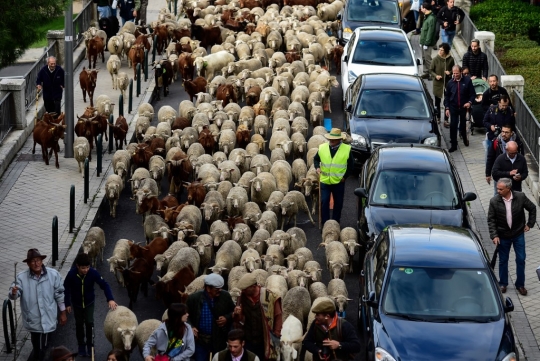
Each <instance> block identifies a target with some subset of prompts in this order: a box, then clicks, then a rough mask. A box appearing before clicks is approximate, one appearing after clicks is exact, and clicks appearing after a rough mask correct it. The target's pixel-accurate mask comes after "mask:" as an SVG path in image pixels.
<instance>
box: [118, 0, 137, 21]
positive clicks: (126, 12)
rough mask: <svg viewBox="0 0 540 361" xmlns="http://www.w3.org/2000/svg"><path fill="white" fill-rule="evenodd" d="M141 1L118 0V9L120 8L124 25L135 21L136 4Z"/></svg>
mask: <svg viewBox="0 0 540 361" xmlns="http://www.w3.org/2000/svg"><path fill="white" fill-rule="evenodd" d="M137 3H139V6H140V0H118V7H119V8H120V17H121V18H122V25H124V24H125V23H126V22H128V21H134V20H135V16H134V15H133V13H134V11H135V7H136V4H137Z"/></svg>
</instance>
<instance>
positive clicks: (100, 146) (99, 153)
mask: <svg viewBox="0 0 540 361" xmlns="http://www.w3.org/2000/svg"><path fill="white" fill-rule="evenodd" d="M109 143H112V140H111V141H110V142H109ZM96 152H97V157H96V158H97V161H96V162H97V176H98V177H99V176H100V175H101V161H102V159H103V135H102V134H100V135H98V137H97V142H96Z"/></svg>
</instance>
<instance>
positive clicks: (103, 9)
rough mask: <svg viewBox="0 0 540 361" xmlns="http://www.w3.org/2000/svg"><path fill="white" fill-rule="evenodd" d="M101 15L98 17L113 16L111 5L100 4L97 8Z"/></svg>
mask: <svg viewBox="0 0 540 361" xmlns="http://www.w3.org/2000/svg"><path fill="white" fill-rule="evenodd" d="M97 10H98V13H99V16H98V18H99V19H101V18H108V17H109V16H111V8H110V7H109V6H98V8H97Z"/></svg>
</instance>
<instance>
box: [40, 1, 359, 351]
mask: <svg viewBox="0 0 540 361" xmlns="http://www.w3.org/2000/svg"><path fill="white" fill-rule="evenodd" d="M179 7H180V12H179V13H180V14H181V15H180V17H179V19H177V17H176V16H174V15H173V14H172V13H170V12H169V11H168V10H167V9H165V8H164V9H162V10H161V11H160V14H159V16H158V21H156V22H154V23H152V25H151V28H152V29H153V32H152V34H146V33H145V30H146V29H144V28H141V27H137V26H135V25H134V24H133V23H131V22H128V23H126V25H124V26H123V27H122V28H121V29H120V31H119V32H118V34H116V35H114V36H111V37H109V38H108V39H107V34H106V33H105V32H104V31H101V30H98V29H96V28H91V29H89V30H88V31H87V32H86V33H85V36H86V39H87V55H88V60H89V67H88V68H89V69H83V71H82V72H81V75H80V79H81V88H82V91H83V94H85V92H88V95H89V98H90V107H88V108H87V109H86V112H85V113H84V114H83V115H82V116H80V117H79V116H78V121H77V123H76V126H75V131H76V134H77V136H78V138H77V140H76V142H75V145H74V149H75V156H76V159H77V160H78V161H81V160H84V158H85V157H90V154H91V151H92V148H93V140H94V139H96V137H97V136H98V135H99V134H101V133H105V134H104V135H105V136H106V134H107V132H106V129H107V126H113V127H114V139H115V143H116V152H115V154H114V156H113V161H112V165H113V169H114V174H111V175H110V176H109V177H108V178H107V180H106V184H105V195H106V198H107V199H108V201H109V204H110V216H111V217H116V216H117V214H119V213H118V212H117V211H120V212H127V211H128V210H125V209H121V210H117V205H118V200H119V198H120V196H121V194H122V191H123V189H124V187H126V186H127V185H129V187H130V189H131V192H132V193H131V195H132V199H133V200H134V201H135V207H134V208H135V211H136V213H137V214H140V215H141V217H142V222H143V229H144V235H145V238H146V244H138V243H135V242H133V241H130V240H127V239H120V240H118V241H117V242H116V245H115V247H114V251H113V254H111V255H107V257H106V258H107V261H108V262H109V264H110V271H111V272H112V273H114V274H115V275H116V279H117V281H118V282H119V283H120V284H121V285H122V286H124V287H125V288H126V289H127V292H128V296H129V300H130V303H129V309H128V308H126V307H119V308H118V309H117V310H116V311H111V312H109V314H108V316H107V319H106V321H105V334H106V336H107V338H108V340H109V341H110V342H111V343H112V344H113V346H114V347H117V348H120V349H123V350H125V351H126V352H127V354H129V352H130V351H131V349H132V347H133V346H134V345H135V344H136V343H137V344H138V345H139V348H142V344H143V343H144V341H145V340H146V338H148V336H149V334H150V333H151V332H152V331H153V330H154V329H155V328H156V327H157V326H158V325H159V321H157V320H147V321H144V322H142V323H141V324H140V325H138V322H137V318H136V316H135V314H134V313H133V312H132V311H130V309H132V308H133V307H134V302H135V301H136V299H137V294H138V292H139V290H142V292H143V293H144V294H145V295H146V294H147V290H148V284H153V283H154V282H153V281H152V276H153V273H154V270H156V269H157V271H158V272H160V273H161V276H160V277H159V280H158V281H157V282H156V283H155V290H156V296H157V298H158V299H160V300H162V301H163V302H164V304H165V306H168V305H169V304H170V303H172V302H185V301H186V298H187V296H188V295H189V294H191V293H193V292H196V291H198V290H201V289H203V286H204V277H205V274H207V273H208V272H214V273H219V274H221V275H223V276H224V278H225V280H226V283H227V287H226V288H227V289H228V291H229V292H230V293H231V295H232V296H233V299H234V300H235V301H236V300H237V298H238V296H239V295H240V290H239V289H238V288H237V287H236V284H237V282H238V280H239V279H240V277H241V276H242V275H243V274H245V273H247V272H253V273H256V275H257V277H258V279H259V283H260V284H261V285H265V286H266V287H267V288H269V289H271V290H272V291H274V292H276V293H277V294H279V295H280V296H281V297H282V300H283V312H284V315H283V316H284V318H283V319H284V321H285V325H284V333H283V337H282V341H283V342H282V343H281V353H282V357H283V358H284V359H285V360H291V359H294V358H296V355H297V353H296V351H298V349H299V347H300V341H301V338H302V335H303V333H304V332H305V331H306V330H307V327H308V326H309V324H310V323H311V322H312V321H313V314H312V313H310V309H311V307H313V305H314V304H317V303H318V302H320V300H322V299H323V298H324V297H330V298H331V299H332V300H333V301H334V302H335V303H336V306H337V309H338V310H339V311H340V312H343V311H344V310H345V308H346V307H347V302H348V301H349V299H348V293H347V288H346V286H345V282H344V281H343V278H344V276H345V273H346V272H352V257H354V254H355V250H356V249H357V248H358V247H359V245H358V238H357V232H356V230H355V229H353V228H350V227H347V228H344V229H341V228H340V225H339V224H338V223H337V222H336V221H333V220H330V221H328V222H326V223H325V224H324V225H323V229H322V242H321V243H320V244H319V247H324V249H325V253H326V265H320V264H319V263H318V262H317V261H315V260H314V257H313V252H315V251H316V250H314V249H309V248H308V247H307V239H306V234H305V233H304V231H303V230H302V229H301V228H299V227H297V222H296V217H297V214H298V212H300V211H301V212H304V213H305V214H307V216H308V217H309V219H310V221H311V222H312V223H313V224H314V225H315V224H316V222H315V220H314V219H313V216H315V215H316V212H317V208H318V207H317V205H318V193H319V177H318V175H317V172H316V171H315V169H314V167H313V157H314V155H315V153H316V152H317V150H318V146H319V145H320V144H322V143H324V142H326V138H325V137H324V134H326V133H327V130H326V129H325V128H324V127H323V126H322V121H323V117H324V111H325V110H327V111H331V109H330V102H329V99H330V92H331V90H332V88H333V87H337V86H339V84H338V82H337V80H336V77H335V76H332V75H330V72H329V70H330V68H331V67H332V66H333V65H334V64H335V67H336V71H337V72H338V73H339V71H340V68H339V64H340V58H341V54H342V52H343V48H342V47H341V46H340V45H338V44H337V39H336V37H335V35H336V30H337V26H338V22H337V21H336V15H337V13H338V12H339V11H340V10H341V9H342V8H343V3H342V2H341V1H340V0H337V1H334V2H332V3H320V4H318V1H317V0H284V1H283V3H281V2H280V1H276V0H262V1H258V0H240V1H237V0H232V1H230V2H225V1H222V0H216V1H215V2H214V3H212V4H211V3H210V2H208V0H196V1H189V2H183V3H182V2H180V3H179ZM153 41H155V42H156V46H157V51H158V53H160V54H163V53H165V55H163V59H162V60H160V61H158V62H155V63H154V64H153V66H154V70H155V79H156V88H157V93H158V94H160V93H161V89H163V95H164V96H167V95H168V86H169V84H170V82H173V81H176V80H177V79H178V78H181V81H182V83H183V86H184V89H185V91H186V93H187V94H188V95H189V99H190V100H183V101H181V102H180V103H179V105H178V108H177V109H175V108H173V107H171V106H162V107H161V108H160V109H159V110H158V111H157V124H156V123H155V121H154V118H155V115H156V112H155V110H154V108H153V106H152V105H151V104H149V103H143V104H141V105H140V106H139V107H138V109H137V115H136V116H135V119H136V122H135V132H134V133H135V136H134V139H135V142H133V143H130V144H127V141H126V134H127V132H128V124H127V122H126V120H125V118H124V117H122V116H120V117H119V118H118V119H117V120H116V123H115V124H114V125H111V124H108V122H107V120H108V118H109V115H110V114H111V112H112V111H113V107H114V104H113V103H112V102H111V100H110V99H109V98H108V97H107V96H105V95H101V96H99V97H98V99H97V100H96V104H95V107H94V104H93V92H94V89H95V87H96V80H95V78H96V77H95V76H96V72H97V70H95V69H93V68H95V63H96V59H97V58H98V56H101V57H102V61H103V62H105V58H104V54H103V49H104V47H105V46H107V49H108V51H109V53H110V57H109V59H108V61H107V69H108V70H109V72H110V74H111V79H112V84H113V87H118V88H120V89H122V88H123V89H124V90H125V87H126V85H125V84H126V83H127V82H128V81H129V80H128V79H129V77H128V75H127V74H126V73H122V72H119V71H118V70H119V69H120V65H121V62H122V61H123V58H124V57H125V58H127V61H128V64H129V66H130V67H133V69H134V76H136V75H137V74H136V72H135V68H136V64H139V63H142V62H143V61H144V49H148V50H149V49H150V48H151V46H152V44H151V42H153ZM208 50H209V53H207V51H208ZM141 54H143V55H141ZM121 79H124V80H122V81H121ZM120 83H121V84H120ZM194 100H195V102H193V101H194ZM242 103H244V104H245V106H243V107H242V106H240V105H239V104H242ZM53 121H54V120H53V119H52V118H51V119H48V120H45V121H43V122H40V123H43V126H45V125H47V126H49V127H54V126H56V127H59V128H62V127H61V125H62V123H61V122H60V121H57V124H56V123H53ZM152 123H154V124H156V125H155V126H154V125H152ZM62 131H63V129H62ZM42 133H46V134H45V135H48V134H49V135H50V137H53V138H54V139H56V141H57V137H55V136H53V135H54V134H56V132H54V131H50V132H47V131H43V130H42V131H41V133H40V134H42ZM34 139H36V131H35V132H34ZM54 139H53V140H54ZM110 141H112V139H111V140H110ZM37 142H38V143H39V141H37ZM50 142H52V143H54V142H53V141H50ZM40 144H42V146H44V148H43V149H44V151H43V154H44V155H43V156H44V159H46V161H48V157H47V154H46V152H47V149H48V148H51V151H52V150H54V151H55V152H56V150H57V148H58V145H57V144H56V146H54V144H53V145H52V146H51V145H47V144H49V143H47V142H46V140H42V143H40ZM124 145H126V147H125V149H124ZM47 147H48V148H47ZM267 148H268V149H267ZM56 164H57V167H58V162H57V163H56ZM165 182H166V185H165V184H163V183H165ZM162 184H163V185H164V186H166V188H168V194H164V195H162V194H160V191H161V189H162ZM167 185H168V187H167ZM308 200H309V201H310V203H311V204H310V205H308ZM95 228H97V227H95ZM99 230H100V229H93V232H91V233H89V234H88V236H87V237H86V239H85V240H84V247H83V249H84V252H87V253H89V254H91V255H92V257H93V258H94V260H95V259H97V258H99V256H101V258H102V259H103V255H102V253H103V251H102V250H103V247H104V245H105V239H104V235H103V234H102V232H101V233H100V232H99ZM323 266H325V267H323ZM323 268H327V269H328V270H329V272H330V274H331V276H332V277H331V278H332V281H330V283H329V284H328V285H326V284H324V283H322V282H321V281H322V278H321V272H322V271H323ZM293 355H295V357H293Z"/></svg>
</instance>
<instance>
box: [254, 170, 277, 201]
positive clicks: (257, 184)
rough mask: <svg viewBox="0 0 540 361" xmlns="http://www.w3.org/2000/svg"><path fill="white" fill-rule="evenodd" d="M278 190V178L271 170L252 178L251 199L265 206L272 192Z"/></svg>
mask: <svg viewBox="0 0 540 361" xmlns="http://www.w3.org/2000/svg"><path fill="white" fill-rule="evenodd" d="M276 190H277V183H276V178H275V177H274V175H272V174H271V173H270V172H261V173H259V174H258V175H257V176H256V177H255V178H253V179H252V180H251V201H252V202H255V203H257V204H258V205H259V207H261V208H262V207H263V206H264V205H265V202H267V201H268V199H269V198H270V194H272V192H274V191H276Z"/></svg>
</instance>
